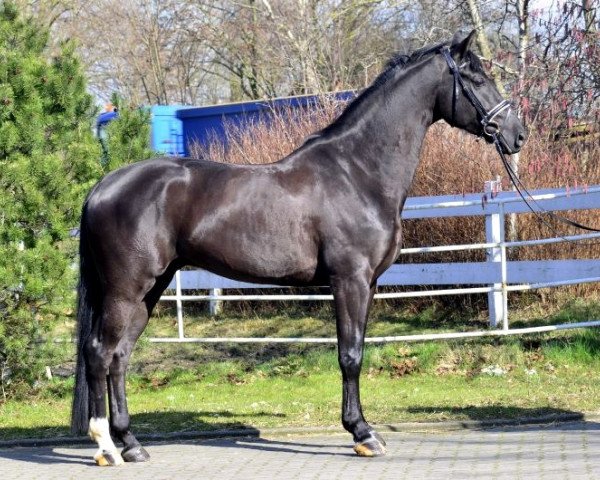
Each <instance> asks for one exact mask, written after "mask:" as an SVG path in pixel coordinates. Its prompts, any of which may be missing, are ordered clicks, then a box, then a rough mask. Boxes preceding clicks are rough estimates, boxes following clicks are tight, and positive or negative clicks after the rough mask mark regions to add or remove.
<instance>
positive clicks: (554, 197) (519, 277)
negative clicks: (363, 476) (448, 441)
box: [150, 182, 600, 343]
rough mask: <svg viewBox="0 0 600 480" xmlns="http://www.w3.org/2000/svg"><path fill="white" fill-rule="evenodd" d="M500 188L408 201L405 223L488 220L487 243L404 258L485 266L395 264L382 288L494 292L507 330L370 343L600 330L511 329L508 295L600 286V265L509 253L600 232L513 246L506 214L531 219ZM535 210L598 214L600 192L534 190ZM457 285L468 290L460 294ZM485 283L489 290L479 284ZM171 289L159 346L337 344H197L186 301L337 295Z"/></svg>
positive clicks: (214, 284) (200, 280)
mask: <svg viewBox="0 0 600 480" xmlns="http://www.w3.org/2000/svg"><path fill="white" fill-rule="evenodd" d="M495 187H496V186H495V185H494V182H486V189H485V191H484V192H483V193H479V194H470V195H465V196H456V195H455V196H441V197H413V198H409V199H407V201H406V204H405V207H404V210H403V212H402V218H403V219H418V218H441V217H462V216H484V217H485V220H486V221H485V229H486V242H485V243H478V244H467V245H444V246H430V247H415V248H406V249H403V250H402V251H401V253H402V254H415V253H431V252H448V251H460V250H473V249H484V250H486V252H487V261H485V262H462V263H417V264H394V265H392V266H391V267H390V268H389V269H388V270H387V271H386V272H385V273H384V274H383V275H382V276H381V277H380V279H379V282H378V284H379V285H380V286H399V285H402V286H407V285H413V286H414V285H420V286H434V287H439V286H443V285H446V286H453V288H435V289H432V290H419V291H411V292H388V293H377V294H376V295H375V298H376V299H391V298H411V297H429V296H439V295H463V294H473V293H487V294H488V306H489V312H490V326H491V327H497V326H501V327H502V329H501V330H495V329H492V330H484V331H478V332H456V333H442V334H431V335H410V336H397V337H376V338H368V339H367V340H366V341H367V342H387V341H410V340H426V339H436V338H438V339H441V338H461V337H479V336H491V335H494V336H498V335H514V334H522V333H533V332H542V331H552V330H563V329H566V328H582V327H592V326H599V325H600V320H590V321H588V322H579V323H571V324H562V325H552V326H543V327H532V328H521V329H510V328H509V323H508V305H507V298H508V293H509V292H514V291H523V290H530V289H534V288H551V287H557V286H563V285H573V284H580V283H590V282H598V281H600V276H598V274H599V273H600V260H595V259H593V260H579V259H570V260H539V261H508V260H507V255H506V251H507V249H509V248H519V247H524V246H531V245H547V244H553V243H559V242H565V241H573V242H576V241H582V240H585V241H590V240H593V239H597V238H599V237H600V233H589V234H582V235H570V236H565V237H554V238H545V239H536V240H519V241H511V242H507V241H506V240H505V238H504V218H505V215H507V214H513V213H530V207H529V206H527V205H526V204H525V203H524V202H523V200H522V199H521V197H520V196H519V195H518V194H516V192H500V193H498V194H497V195H493V194H492V192H493V191H494V190H495ZM531 197H532V199H533V200H535V203H534V209H538V208H541V209H544V210H547V211H564V210H592V209H598V208H600V186H594V187H590V188H585V189H578V190H575V191H573V190H571V191H567V190H557V189H553V190H538V191H535V192H532V194H531ZM458 285H461V286H462V285H468V286H466V287H460V288H457V287H456V286H458ZM473 285H482V286H473ZM169 288H170V289H172V290H174V291H175V294H174V295H163V296H162V297H161V301H174V302H176V306H177V323H178V336H177V337H165V338H151V339H150V341H152V342H177V343H182V342H192V343H216V342H236V343H258V342H262V343H264V342H272V343H299V342H303V343H335V342H336V339H335V338H190V337H186V336H185V332H184V327H183V302H185V301H208V302H209V304H210V307H211V311H213V312H214V311H216V310H218V305H219V303H220V302H222V301H239V300H252V301H263V300H268V301H274V300H332V299H333V296H332V295H331V294H307V295H303V294H296V293H294V294H276V295H275V294H269V293H265V294H252V295H245V294H236V295H230V294H229V295H228V294H225V295H224V294H223V293H222V290H224V289H241V290H243V289H248V288H251V289H261V290H266V291H268V290H269V289H272V288H282V287H281V286H278V285H258V284H251V283H245V282H239V281H235V280H230V279H227V278H224V277H220V276H218V275H215V274H213V273H210V272H207V271H203V270H185V271H180V272H177V274H176V275H175V278H174V280H173V282H172V283H171V285H170V286H169ZM188 290H209V293H208V294H205V295H196V294H190V295H188V294H184V293H183V292H184V291H188Z"/></svg>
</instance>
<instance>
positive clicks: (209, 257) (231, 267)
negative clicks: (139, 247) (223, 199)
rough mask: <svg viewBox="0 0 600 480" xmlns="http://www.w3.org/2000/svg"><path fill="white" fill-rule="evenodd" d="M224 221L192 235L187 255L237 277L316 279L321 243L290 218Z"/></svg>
mask: <svg viewBox="0 0 600 480" xmlns="http://www.w3.org/2000/svg"><path fill="white" fill-rule="evenodd" d="M279 220H280V221H278V222H273V221H271V222H268V223H264V222H261V220H260V218H254V219H253V220H249V219H246V220H245V221H244V222H242V223H243V224H244V225H242V226H240V225H239V224H236V225H235V226H234V225H231V224H230V222H227V221H225V222H223V223H222V224H221V225H220V226H219V228H213V229H210V230H207V231H205V232H204V234H203V235H202V237H201V238H198V237H196V238H195V239H192V241H191V242H190V244H189V245H188V252H187V253H186V254H185V255H184V256H185V257H186V259H187V260H188V261H189V262H190V263H193V264H195V265H197V266H199V267H201V268H205V269H207V270H210V271H213V272H215V273H218V274H219V275H222V276H226V277H229V278H233V279H236V280H244V281H252V282H258V283H274V284H280V285H303V284H312V283H314V282H315V281H316V280H317V265H318V247H317V244H316V242H314V241H313V239H311V238H310V234H309V233H308V232H307V231H306V230H305V229H302V228H301V227H300V226H299V225H295V224H293V222H290V219H289V218H288V219H284V218H281V219H279Z"/></svg>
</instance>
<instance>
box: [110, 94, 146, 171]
mask: <svg viewBox="0 0 600 480" xmlns="http://www.w3.org/2000/svg"><path fill="white" fill-rule="evenodd" d="M111 103H112V104H113V105H114V106H115V107H116V108H117V111H118V113H119V117H118V119H116V120H113V121H111V122H110V123H109V124H108V127H106V137H105V148H106V151H105V159H106V160H105V162H103V163H104V168H105V170H106V171H110V170H114V169H116V168H118V167H121V166H123V165H126V164H128V163H133V162H138V161H140V160H144V159H147V158H150V157H152V156H154V155H155V152H153V151H152V150H151V149H150V110H149V109H146V108H139V107H132V106H130V105H128V104H127V103H126V102H125V101H124V100H123V99H122V98H121V97H119V96H118V95H116V94H114V95H113V96H112V99H111Z"/></svg>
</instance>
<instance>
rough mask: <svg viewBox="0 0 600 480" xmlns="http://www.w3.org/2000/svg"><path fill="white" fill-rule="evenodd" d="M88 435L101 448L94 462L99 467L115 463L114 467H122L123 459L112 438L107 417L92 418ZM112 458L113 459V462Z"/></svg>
mask: <svg viewBox="0 0 600 480" xmlns="http://www.w3.org/2000/svg"><path fill="white" fill-rule="evenodd" d="M88 433H89V435H90V438H91V439H92V440H94V441H95V442H96V443H97V444H98V447H99V448H98V451H97V452H96V454H95V455H94V460H96V463H97V464H98V465H101V466H105V465H111V464H113V463H114V465H121V464H122V463H123V458H122V457H121V454H120V453H119V452H118V450H117V447H115V444H114V442H113V441H112V438H111V437H110V429H109V427H108V419H107V418H106V417H100V418H96V417H93V418H91V419H90V428H89V430H88ZM110 457H112V461H111V458H110Z"/></svg>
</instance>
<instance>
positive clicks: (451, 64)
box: [440, 46, 512, 140]
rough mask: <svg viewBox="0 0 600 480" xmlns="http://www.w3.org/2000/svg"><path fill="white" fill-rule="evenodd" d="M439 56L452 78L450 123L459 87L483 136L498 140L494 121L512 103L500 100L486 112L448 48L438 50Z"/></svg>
mask: <svg viewBox="0 0 600 480" xmlns="http://www.w3.org/2000/svg"><path fill="white" fill-rule="evenodd" d="M440 52H441V54H442V55H443V56H444V58H445V59H446V63H447V64H448V68H450V72H451V73H452V75H453V76H454V90H453V95H452V123H454V118H455V117H456V104H457V101H458V96H459V94H460V91H459V87H460V89H462V91H463V93H464V94H465V96H466V97H467V98H468V100H469V102H471V105H473V107H474V108H475V110H476V111H477V115H479V118H480V119H481V120H480V122H481V125H482V127H483V134H484V135H486V136H488V137H491V138H492V139H494V140H496V138H498V140H500V137H501V135H502V133H501V132H500V126H499V125H498V123H497V122H495V121H494V118H496V117H497V116H498V115H500V114H501V113H502V112H504V111H505V110H508V109H509V108H510V107H511V106H512V102H511V101H510V100H502V101H501V102H500V103H499V104H498V105H496V106H495V107H494V108H492V109H491V110H490V111H487V110H486V109H485V107H484V106H483V104H482V103H481V102H480V101H479V99H478V98H477V95H475V92H473V89H472V88H471V87H470V86H469V85H467V84H466V83H465V81H464V79H463V78H462V75H461V74H460V67H459V66H458V65H456V62H455V61H454V59H453V58H452V55H451V54H450V49H449V48H448V46H444V47H442V48H441V49H440Z"/></svg>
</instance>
